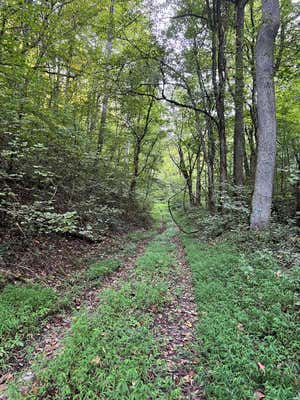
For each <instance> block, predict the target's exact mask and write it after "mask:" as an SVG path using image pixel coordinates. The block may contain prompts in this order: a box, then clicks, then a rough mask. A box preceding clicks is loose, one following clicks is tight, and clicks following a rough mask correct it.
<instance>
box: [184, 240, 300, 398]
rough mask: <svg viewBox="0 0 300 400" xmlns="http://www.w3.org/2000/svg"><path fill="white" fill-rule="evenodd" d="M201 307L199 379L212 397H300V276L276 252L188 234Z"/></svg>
mask: <svg viewBox="0 0 300 400" xmlns="http://www.w3.org/2000/svg"><path fill="white" fill-rule="evenodd" d="M183 242H184V245H185V249H186V252H187V259H188V262H189V264H190V266H191V268H192V272H193V281H194V286H195V296H196V301H197V304H198V310H199V318H200V321H199V324H198V329H197V332H198V338H199V343H198V344H199V350H200V351H201V354H202V358H201V360H200V365H202V366H204V368H203V367H199V371H198V375H199V379H202V380H203V381H204V383H205V390H206V397H207V398H208V399H210V400H227V399H228V400H229V399H230V400H241V399H245V400H246V399H249V400H250V399H253V398H255V395H254V393H255V391H260V392H262V393H264V395H265V397H264V398H265V399H266V400H274V399H276V400H291V399H296V398H297V388H299V377H298V375H297V369H298V366H297V354H299V351H300V345H299V334H300V332H299V325H297V322H296V302H295V294H296V289H297V283H296V274H295V272H291V271H290V272H289V273H288V274H287V273H285V272H284V271H282V270H281V269H280V267H279V266H278V264H277V263H276V262H275V261H274V259H273V257H272V255H271V254H270V253H269V252H264V251H257V252H253V253H252V254H251V255H244V254H241V253H240V252H239V251H237V249H236V248H235V247H233V246H232V245H229V244H222V243H218V244H217V245H209V244H207V243H200V242H199V241H197V240H196V239H193V238H191V237H187V236H184V235H183Z"/></svg>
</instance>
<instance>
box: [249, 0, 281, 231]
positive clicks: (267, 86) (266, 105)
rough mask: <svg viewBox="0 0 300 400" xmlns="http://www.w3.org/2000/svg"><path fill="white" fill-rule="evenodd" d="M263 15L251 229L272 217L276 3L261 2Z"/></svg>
mask: <svg viewBox="0 0 300 400" xmlns="http://www.w3.org/2000/svg"><path fill="white" fill-rule="evenodd" d="M262 16H263V23H262V25H261V27H260V30H259V33H258V38H257V43H256V79H257V114H258V154H257V164H256V175H255V187H254V193H253V198H252V214H251V227H252V228H263V227H265V226H267V225H268V223H269V220H270V216H271V205H272V193H273V180H274V171H275V162H276V115H275V90H274V77H273V71H274V56H273V49H274V43H275V38H276V35H277V32H278V28H279V24H280V9H279V1H278V0H262Z"/></svg>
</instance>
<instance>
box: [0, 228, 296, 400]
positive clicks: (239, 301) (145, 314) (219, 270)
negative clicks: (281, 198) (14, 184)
mask: <svg viewBox="0 0 300 400" xmlns="http://www.w3.org/2000/svg"><path fill="white" fill-rule="evenodd" d="M85 250H86V249H85ZM76 251H78V250H76ZM73 254H75V253H73ZM76 254H77V256H78V255H79V254H80V252H79V251H78V253H76ZM75 259H77V261H76V262H75V265H76V268H75V267H74V268H69V269H68V273H67V274H66V273H62V272H61V275H59V274H58V275H57V276H56V277H55V278H53V274H52V275H51V274H50V277H52V278H51V279H50V280H49V279H48V275H49V274H48V275H47V278H45V276H43V275H41V276H42V277H43V279H42V280H41V281H40V282H39V283H37V282H35V281H38V279H37V278H35V279H31V281H30V282H27V283H24V282H23V283H18V284H14V285H12V284H8V285H6V286H5V287H4V289H3V290H2V292H1V293H0V319H1V321H0V322H1V323H0V335H1V343H0V352H1V355H2V358H1V361H0V370H1V372H0V399H1V400H4V399H11V400H17V399H28V400H29V399H32V400H33V399H57V400H58V399H60V400H64V399H66V400H67V399H78V400H79V399H80V400H81V399H82V400H83V399H86V400H93V399H107V400H110V399H118V400H122V399H124V400H127V399H128V400H129V399H130V400H144V399H145V400H146V399H149V400H150V399H161V400H162V399H164V400H175V399H190V400H192V399H199V400H202V399H208V400H210V399H217V400H227V399H228V400H229V399H234V400H241V399H258V400H259V399H267V400H275V399H276V400H277V399H278V400H296V399H299V398H300V397H299V393H298V394H297V390H299V389H297V388H299V380H298V377H297V372H298V364H297V353H298V352H299V341H298V338H299V336H298V333H299V331H297V329H298V328H297V320H296V313H295V305H297V304H296V303H295V292H296V290H297V286H296V279H297V277H296V276H295V275H294V272H292V271H291V270H289V271H288V272H287V273H286V272H284V271H282V269H280V268H279V266H278V264H277V263H276V262H275V261H274V260H273V259H272V257H271V256H268V255H267V254H264V253H262V252H258V253H257V254H252V255H251V256H250V255H245V254H244V253H242V252H241V251H240V250H239V249H237V248H236V247H235V246H233V245H230V244H228V243H222V242H207V243H203V242H200V241H199V240H198V239H197V238H196V237H193V236H190V235H183V234H180V233H179V231H178V230H177V228H176V227H174V226H173V225H172V224H171V223H169V222H168V223H167V224H166V226H161V227H160V229H159V230H153V231H137V232H134V233H131V234H129V235H127V236H126V237H125V236H124V237H119V238H118V240H115V241H114V243H109V242H107V243H105V244H102V246H99V247H97V248H95V247H91V248H90V251H89V256H85V257H83V258H82V257H80V261H79V260H78V257H75ZM73 264H74V263H73ZM73 264H72V265H73ZM30 270H32V269H31V268H30ZM64 270H65V271H66V269H64ZM41 271H42V269H41ZM297 332H298V333H297ZM2 338H3V339H2Z"/></svg>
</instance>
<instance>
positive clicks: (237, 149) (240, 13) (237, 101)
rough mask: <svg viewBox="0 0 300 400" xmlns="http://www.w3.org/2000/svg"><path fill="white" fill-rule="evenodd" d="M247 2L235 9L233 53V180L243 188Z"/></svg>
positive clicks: (239, 2) (237, 3) (238, 2)
mask: <svg viewBox="0 0 300 400" xmlns="http://www.w3.org/2000/svg"><path fill="white" fill-rule="evenodd" d="M246 3H247V0H238V1H237V2H236V9H235V25H236V26H235V28H236V44H235V47H236V52H235V94H234V106H235V123H234V153H233V178H234V184H235V185H237V186H243V181H244V173H243V170H244V154H245V132H244V130H245V129H244V58H243V56H244V55H243V47H244V20H245V6H246Z"/></svg>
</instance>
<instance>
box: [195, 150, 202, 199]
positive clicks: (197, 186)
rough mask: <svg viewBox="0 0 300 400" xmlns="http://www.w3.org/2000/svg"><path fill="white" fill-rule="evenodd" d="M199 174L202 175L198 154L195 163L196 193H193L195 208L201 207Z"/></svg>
mask: <svg viewBox="0 0 300 400" xmlns="http://www.w3.org/2000/svg"><path fill="white" fill-rule="evenodd" d="M201 173H202V166H201V159H200V154H198V157H197V161H196V191H195V205H196V206H200V205H201Z"/></svg>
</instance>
